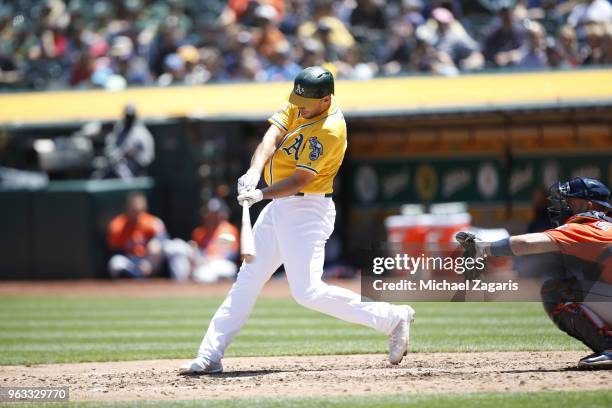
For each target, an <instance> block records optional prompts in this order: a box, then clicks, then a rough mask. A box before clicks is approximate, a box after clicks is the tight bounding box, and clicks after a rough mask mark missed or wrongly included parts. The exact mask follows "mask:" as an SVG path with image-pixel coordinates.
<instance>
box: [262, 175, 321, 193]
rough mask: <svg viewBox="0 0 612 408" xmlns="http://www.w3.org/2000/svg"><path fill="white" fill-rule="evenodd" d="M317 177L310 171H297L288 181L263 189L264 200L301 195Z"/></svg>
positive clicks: (278, 182)
mask: <svg viewBox="0 0 612 408" xmlns="http://www.w3.org/2000/svg"><path fill="white" fill-rule="evenodd" d="M315 177H316V174H315V173H313V172H312V171H309V170H302V169H296V170H295V173H293V175H291V177H288V178H286V179H283V180H280V181H277V182H276V183H272V184H271V185H270V186H268V187H266V188H264V189H262V190H261V191H262V193H263V198H264V199H271V198H281V197H288V196H292V195H294V194H295V193H299V192H300V191H301V190H302V189H303V188H304V187H306V185H307V184H308V183H310V182H311V181H312V179H314V178H315Z"/></svg>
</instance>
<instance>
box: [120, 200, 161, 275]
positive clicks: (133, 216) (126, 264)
mask: <svg viewBox="0 0 612 408" xmlns="http://www.w3.org/2000/svg"><path fill="white" fill-rule="evenodd" d="M166 238H167V235H166V227H165V226H164V223H163V222H162V221H161V220H160V219H159V218H157V217H155V216H154V215H151V214H149V213H147V199H146V197H145V196H144V195H143V194H142V193H132V194H130V195H129V196H128V198H127V202H126V209H125V213H123V214H120V215H118V216H117V217H115V218H114V219H113V220H112V221H111V222H110V224H109V226H108V247H109V249H110V250H111V252H113V254H114V255H113V256H112V257H111V258H110V260H109V262H108V271H109V274H110V276H111V277H113V278H118V277H120V276H128V277H132V278H143V277H147V276H150V275H153V274H154V273H155V272H157V271H158V269H159V267H160V266H161V262H162V259H163V256H162V247H163V242H164V241H165V240H166Z"/></svg>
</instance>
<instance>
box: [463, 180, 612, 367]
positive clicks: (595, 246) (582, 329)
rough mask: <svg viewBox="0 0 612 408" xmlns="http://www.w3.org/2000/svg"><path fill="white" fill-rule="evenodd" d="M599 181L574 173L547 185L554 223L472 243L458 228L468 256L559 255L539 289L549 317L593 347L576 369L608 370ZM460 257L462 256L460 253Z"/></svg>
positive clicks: (607, 289) (611, 222)
mask: <svg viewBox="0 0 612 408" xmlns="http://www.w3.org/2000/svg"><path fill="white" fill-rule="evenodd" d="M609 198H610V190H609V189H608V187H606V186H605V185H604V184H603V183H602V182H601V181H599V180H595V179H592V178H587V177H576V178H574V179H572V180H570V181H568V182H564V183H562V182H559V183H556V184H555V185H553V186H552V187H551V190H550V197H549V201H550V203H551V205H550V207H549V208H548V212H549V216H550V218H551V221H552V222H553V224H554V225H556V226H557V227H556V228H554V229H549V230H547V231H544V232H540V233H532V234H524V235H517V236H513V237H510V238H506V239H503V240H500V241H496V242H492V243H487V242H478V241H476V239H475V236H474V235H473V234H469V233H465V232H461V233H459V234H457V240H458V241H459V242H460V243H461V244H462V246H463V247H464V248H465V249H466V254H472V255H468V256H475V257H476V258H479V257H483V256H484V257H486V256H522V255H531V254H543V253H558V254H561V257H560V259H559V260H560V263H559V270H557V271H547V272H554V275H553V276H554V277H553V278H551V279H549V280H547V281H546V282H544V284H543V285H542V289H541V295H542V301H543V304H544V309H545V310H546V313H547V314H548V316H549V317H550V318H551V319H552V321H553V322H554V323H555V324H556V325H557V327H559V328H560V329H561V330H563V331H564V332H566V333H567V334H569V335H570V336H572V337H574V338H576V339H578V340H580V341H582V342H583V343H584V344H585V345H586V346H587V347H589V348H590V349H591V350H593V351H594V353H593V354H591V355H589V356H587V357H584V358H583V359H581V360H580V362H579V363H578V367H579V368H605V369H612V217H610V216H609V214H610V212H611V211H612V205H610V203H609ZM464 256H465V255H464Z"/></svg>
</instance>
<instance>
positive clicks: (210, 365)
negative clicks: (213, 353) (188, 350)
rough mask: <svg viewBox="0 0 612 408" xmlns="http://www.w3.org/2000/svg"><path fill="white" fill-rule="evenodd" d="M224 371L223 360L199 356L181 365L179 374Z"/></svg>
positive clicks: (217, 372)
mask: <svg viewBox="0 0 612 408" xmlns="http://www.w3.org/2000/svg"><path fill="white" fill-rule="evenodd" d="M222 372H223V365H222V364H221V362H218V363H215V362H211V361H208V360H207V359H205V358H204V357H198V358H196V359H195V360H193V361H191V362H189V363H187V364H183V365H182V366H180V367H179V374H183V375H200V374H219V373H222Z"/></svg>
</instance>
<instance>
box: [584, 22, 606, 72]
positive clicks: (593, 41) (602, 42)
mask: <svg viewBox="0 0 612 408" xmlns="http://www.w3.org/2000/svg"><path fill="white" fill-rule="evenodd" d="M584 33H585V37H586V38H585V44H584V47H583V48H582V49H581V50H580V55H581V57H582V65H599V64H603V63H604V62H605V60H606V55H605V53H606V51H607V50H606V49H607V44H606V32H605V29H604V27H603V25H602V24H589V25H588V26H586V28H585V31H584Z"/></svg>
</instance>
